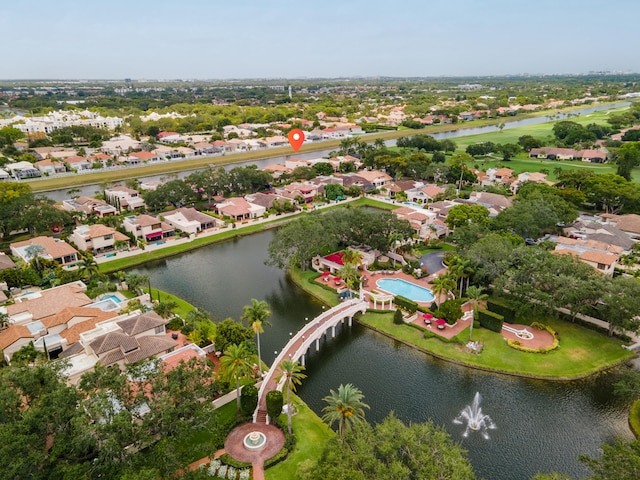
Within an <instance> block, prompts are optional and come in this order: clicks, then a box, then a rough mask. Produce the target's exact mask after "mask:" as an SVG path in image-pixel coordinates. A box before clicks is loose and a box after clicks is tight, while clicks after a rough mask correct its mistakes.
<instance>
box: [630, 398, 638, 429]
mask: <svg viewBox="0 0 640 480" xmlns="http://www.w3.org/2000/svg"><path fill="white" fill-rule="evenodd" d="M629 426H630V427H631V431H632V432H633V434H634V435H635V436H636V438H640V400H636V401H635V402H633V405H631V409H630V410H629Z"/></svg>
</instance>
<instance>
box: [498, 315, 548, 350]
mask: <svg viewBox="0 0 640 480" xmlns="http://www.w3.org/2000/svg"><path fill="white" fill-rule="evenodd" d="M531 327H532V328H535V329H536V330H546V331H547V332H549V333H550V334H551V335H553V344H552V345H550V346H548V347H543V348H529V347H525V346H523V345H522V343H521V342H519V341H518V340H507V345H509V346H510V347H511V348H513V349H514V350H520V351H521V352H527V353H547V352H550V351H551V350H555V349H556V348H558V346H559V345H560V341H559V340H558V335H557V333H556V331H555V330H554V329H553V328H551V327H550V326H548V325H545V324H544V323H540V322H533V323H532V324H531Z"/></svg>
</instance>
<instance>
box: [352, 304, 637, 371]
mask: <svg viewBox="0 0 640 480" xmlns="http://www.w3.org/2000/svg"><path fill="white" fill-rule="evenodd" d="M360 321H361V322H362V323H363V324H365V325H367V326H370V327H373V328H375V329H377V330H379V331H381V332H384V333H387V334H389V335H391V336H393V337H395V338H397V339H399V340H402V341H404V342H406V343H408V344H410V345H414V346H416V347H418V348H419V349H421V350H423V351H425V352H428V353H431V354H433V355H435V356H438V357H441V358H443V359H448V360H452V361H454V362H458V363H461V364H464V365H468V366H472V367H478V368H483V369H487V370H493V371H498V372H503V373H509V374H513V375H521V376H531V377H540V378H549V379H558V380H564V379H573V378H581V377H585V376H587V375H590V374H593V373H595V372H598V371H600V370H603V369H606V368H609V367H612V366H614V365H617V364H619V363H621V362H624V361H626V360H628V359H630V358H632V357H633V353H632V352H629V351H628V350H625V349H623V348H621V346H622V342H620V341H619V340H615V339H611V338H608V337H606V336H603V335H602V334H599V333H597V332H594V331H592V330H589V329H586V328H583V327H580V326H578V325H574V324H571V323H568V322H564V321H562V320H556V319H539V321H541V322H542V323H545V324H547V325H549V326H550V327H551V328H553V329H554V330H556V331H557V332H558V334H559V336H560V337H559V338H560V348H558V349H557V350H554V351H552V352H549V353H547V354H534V353H524V352H519V351H517V350H513V349H511V348H509V347H508V346H507V343H506V341H505V340H504V338H503V337H502V335H500V334H498V333H494V332H491V331H489V330H487V329H484V328H477V324H476V328H474V330H473V339H474V340H479V341H481V342H482V343H483V344H484V349H483V351H482V353H481V354H480V355H475V354H472V353H469V352H467V351H466V350H465V348H464V347H463V345H460V344H457V343H445V342H442V341H441V340H439V339H437V338H426V339H425V338H424V336H423V333H422V332H421V331H419V330H417V329H415V328H412V327H409V326H406V325H394V324H393V314H392V313H387V314H375V313H367V314H366V315H364V316H363V317H362V318H361V319H360ZM468 335H469V332H468V330H464V331H463V332H461V333H460V334H459V335H458V336H459V337H460V338H461V339H462V340H466V339H467V338H468Z"/></svg>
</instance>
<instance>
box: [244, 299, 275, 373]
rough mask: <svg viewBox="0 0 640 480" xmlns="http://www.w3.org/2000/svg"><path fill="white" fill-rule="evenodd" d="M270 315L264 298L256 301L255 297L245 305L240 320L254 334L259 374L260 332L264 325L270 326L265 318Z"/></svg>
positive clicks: (260, 365)
mask: <svg viewBox="0 0 640 480" xmlns="http://www.w3.org/2000/svg"><path fill="white" fill-rule="evenodd" d="M270 316H271V310H269V304H268V303H267V302H265V301H264V300H262V301H258V300H256V299H255V298H252V299H251V305H245V307H244V310H243V313H242V320H244V321H246V322H247V325H248V326H249V327H250V328H251V329H252V330H253V333H255V334H256V338H257V344H258V368H259V370H260V374H262V356H261V354H260V334H261V333H264V328H263V326H265V327H270V326H271V324H270V323H269V322H267V318H269V317H270Z"/></svg>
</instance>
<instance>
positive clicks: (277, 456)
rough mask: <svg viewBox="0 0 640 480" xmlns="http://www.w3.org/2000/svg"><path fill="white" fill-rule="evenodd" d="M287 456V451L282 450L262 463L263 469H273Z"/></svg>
mask: <svg viewBox="0 0 640 480" xmlns="http://www.w3.org/2000/svg"><path fill="white" fill-rule="evenodd" d="M288 455H289V450H287V449H286V448H284V447H283V448H282V449H281V450H280V451H279V452H278V453H276V454H275V455H274V456H273V457H271V458H270V459H268V460H265V462H264V468H265V469H267V468H269V467H273V466H274V465H277V464H278V463H280V462H282V461H283V460H285V459H286V458H287V456H288Z"/></svg>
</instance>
